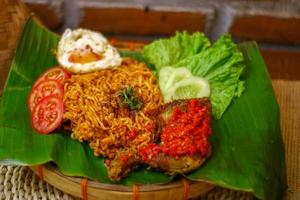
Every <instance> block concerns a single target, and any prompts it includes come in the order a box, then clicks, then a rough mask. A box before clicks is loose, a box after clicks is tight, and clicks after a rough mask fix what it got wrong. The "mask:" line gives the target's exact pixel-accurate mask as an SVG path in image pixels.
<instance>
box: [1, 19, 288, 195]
mask: <svg viewBox="0 0 300 200" xmlns="http://www.w3.org/2000/svg"><path fill="white" fill-rule="evenodd" d="M58 40H59V36H58V35H56V34H54V33H52V32H50V31H48V30H47V29H45V28H44V27H42V26H40V25H38V24H36V23H35V22H34V21H33V20H32V18H30V19H29V20H28V21H27V23H26V26H25V28H24V30H23V33H22V35H21V37H20V41H19V45H18V47H17V50H16V54H15V57H14V60H13V62H12V66H11V70H10V73H9V76H8V79H7V82H6V85H5V89H4V93H3V96H2V101H1V104H0V161H1V162H0V164H20V165H39V164H42V163H47V162H54V163H56V165H57V166H58V168H59V170H60V171H61V172H62V173H64V174H65V175H68V176H82V177H88V178H90V179H93V180H96V181H99V182H102V183H112V182H111V181H110V180H109V178H108V177H107V172H106V168H105V165H104V158H97V157H95V156H94V155H93V152H92V150H91V149H90V148H89V147H88V144H86V143H83V144H82V143H79V142H78V141H75V140H72V139H71V138H70V135H69V134H68V133H66V132H63V131H57V132H55V133H53V134H50V135H39V134H37V133H35V132H34V131H33V130H32V129H31V126H30V117H29V113H28V111H27V96H28V94H29V92H30V89H31V86H32V85H33V83H34V81H35V80H36V78H37V77H38V76H39V75H40V74H41V73H42V72H43V71H45V70H46V69H47V68H50V67H52V66H54V65H57V62H56V59H55V58H54V56H53V55H52V53H51V50H52V49H53V48H55V47H56V46H57V43H58ZM239 47H240V50H241V51H242V52H243V54H244V58H245V64H246V73H245V74H244V75H243V79H244V80H245V81H246V85H245V86H246V90H245V91H244V93H243V94H242V96H241V97H240V98H238V99H236V100H234V101H233V102H232V104H231V105H230V107H229V108H228V110H227V111H226V112H225V114H224V115H223V117H222V119H221V120H218V121H213V123H212V127H213V135H212V137H211V144H212V149H213V152H212V156H211V158H210V159H208V160H207V161H206V163H205V164H204V165H203V166H202V167H201V168H200V169H198V170H196V171H194V172H192V173H189V174H186V175H185V176H186V177H187V178H188V179H189V180H195V181H206V182H210V183H213V184H216V185H219V186H222V187H226V188H230V189H235V190H241V191H248V192H252V193H253V194H254V195H255V196H256V197H257V198H259V199H281V198H282V196H283V193H284V191H285V190H286V188H287V183H286V170H285V157H284V146H283V142H282V137H281V132H280V120H279V118H280V116H279V108H278V104H277V101H276V98H275V95H274V91H273V88H272V85H271V81H270V77H269V75H268V72H267V70H266V67H265V64H264V61H263V59H262V57H261V55H260V52H259V49H258V46H257V45H256V43H255V42H246V43H242V44H240V45H239ZM121 54H122V55H123V56H124V55H126V56H132V57H136V58H137V59H142V56H141V54H140V53H138V52H130V51H122V52H121ZM174 178H176V177H174V176H169V175H166V174H164V173H162V172H159V171H156V170H153V169H150V170H149V169H147V168H140V169H138V170H136V171H134V172H132V173H130V175H129V176H128V177H126V178H124V179H123V180H122V181H120V182H118V183H112V184H122V185H132V184H135V183H139V184H150V183H156V184H165V183H168V182H170V181H172V180H173V179H174Z"/></svg>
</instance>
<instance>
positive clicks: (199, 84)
mask: <svg viewBox="0 0 300 200" xmlns="http://www.w3.org/2000/svg"><path fill="white" fill-rule="evenodd" d="M209 95H210V87H209V83H208V81H207V80H205V79H203V78H199V77H189V78H187V79H184V80H182V81H179V82H178V83H176V84H175V85H174V86H173V87H171V89H170V90H169V92H168V94H167V95H165V101H166V102H170V101H172V100H176V99H191V98H201V97H209Z"/></svg>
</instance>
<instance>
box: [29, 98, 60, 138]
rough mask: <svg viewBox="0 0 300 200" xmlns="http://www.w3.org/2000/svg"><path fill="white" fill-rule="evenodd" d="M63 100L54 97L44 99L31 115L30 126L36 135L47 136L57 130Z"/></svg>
mask: <svg viewBox="0 0 300 200" xmlns="http://www.w3.org/2000/svg"><path fill="white" fill-rule="evenodd" d="M63 112H64V105H63V100H62V99H60V98H58V97H57V96H56V95H51V96H48V97H45V98H44V99H43V100H42V101H40V102H39V103H38V104H37V105H36V106H35V108H34V109H33V111H32V113H31V125H32V127H33V128H34V130H36V131H37V132H38V133H41V134H48V133H50V132H52V131H54V130H55V129H56V128H58V127H59V126H60V125H61V123H62V119H63Z"/></svg>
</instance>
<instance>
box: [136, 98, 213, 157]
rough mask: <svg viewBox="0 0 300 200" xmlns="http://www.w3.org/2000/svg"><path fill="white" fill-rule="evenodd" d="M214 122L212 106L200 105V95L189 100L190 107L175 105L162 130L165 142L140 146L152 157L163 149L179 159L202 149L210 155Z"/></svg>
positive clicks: (162, 140)
mask: <svg viewBox="0 0 300 200" xmlns="http://www.w3.org/2000/svg"><path fill="white" fill-rule="evenodd" d="M210 122H211V117H210V110H209V107H208V106H202V105H199V101H198V100H197V99H192V100H190V101H189V102H188V104H187V109H186V111H183V110H181V109H180V108H179V107H175V108H174V109H173V112H172V115H171V117H170V119H169V120H168V121H167V122H166V124H165V126H164V128H163V131H162V133H161V144H160V145H158V144H155V143H152V144H149V145H147V146H144V147H142V148H140V150H139V152H140V155H141V157H142V159H143V160H145V161H150V160H151V159H152V158H153V157H155V156H156V155H157V154H158V153H159V152H163V153H165V154H167V155H170V156H172V157H174V158H176V159H179V157H181V156H184V155H195V154H198V153H199V154H200V155H201V156H203V157H206V156H207V155H208V153H209V149H210V144H209V141H208V137H209V135H210V134H211V133H212V130H211V127H210Z"/></svg>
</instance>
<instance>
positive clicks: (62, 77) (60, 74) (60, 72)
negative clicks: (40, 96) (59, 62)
mask: <svg viewBox="0 0 300 200" xmlns="http://www.w3.org/2000/svg"><path fill="white" fill-rule="evenodd" d="M70 76H71V74H70V73H69V72H67V71H66V70H64V69H63V68H61V67H59V66H57V67H52V68H50V69H48V70H47V71H46V72H44V73H43V74H42V75H41V76H40V77H39V78H38V79H37V80H36V81H35V83H34V85H33V87H36V86H37V85H38V84H39V83H40V82H41V81H44V80H56V81H58V82H59V83H61V84H64V83H65V81H66V80H67V79H68V78H70Z"/></svg>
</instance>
